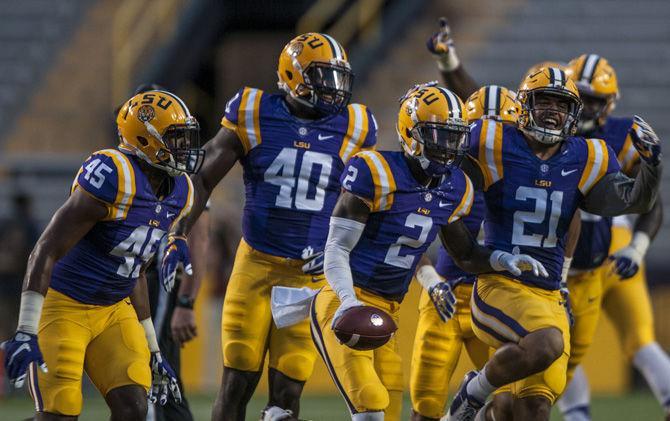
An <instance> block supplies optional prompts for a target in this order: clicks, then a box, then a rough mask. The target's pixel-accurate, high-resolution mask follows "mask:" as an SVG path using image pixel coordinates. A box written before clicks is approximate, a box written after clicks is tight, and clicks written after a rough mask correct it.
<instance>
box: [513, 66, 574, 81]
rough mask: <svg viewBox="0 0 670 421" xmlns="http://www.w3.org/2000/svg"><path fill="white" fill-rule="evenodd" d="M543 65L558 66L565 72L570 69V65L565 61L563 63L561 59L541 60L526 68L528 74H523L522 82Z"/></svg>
mask: <svg viewBox="0 0 670 421" xmlns="http://www.w3.org/2000/svg"><path fill="white" fill-rule="evenodd" d="M543 67H556V68H558V69H561V70H563V71H564V72H567V70H568V65H567V64H565V63H561V62H560V61H541V62H539V63H535V64H533V65H532V66H530V67H529V68H528V70H526V74H524V75H523V79H521V83H523V81H524V80H526V78H527V77H528V76H530V75H532V74H533V73H537V72H538V70H540V69H541V68H543Z"/></svg>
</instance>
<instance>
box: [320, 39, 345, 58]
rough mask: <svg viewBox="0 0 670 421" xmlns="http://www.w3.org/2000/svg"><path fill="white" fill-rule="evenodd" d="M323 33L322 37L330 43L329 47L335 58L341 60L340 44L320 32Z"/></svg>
mask: <svg viewBox="0 0 670 421" xmlns="http://www.w3.org/2000/svg"><path fill="white" fill-rule="evenodd" d="M321 35H323V37H324V38H326V41H328V44H330V49H331V50H332V51H333V55H334V56H335V58H336V59H338V60H343V59H344V57H343V54H342V49H341V48H340V44H339V43H338V42H337V41H335V40H334V39H333V37H331V36H330V35H327V34H321Z"/></svg>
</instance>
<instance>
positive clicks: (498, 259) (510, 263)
mask: <svg viewBox="0 0 670 421" xmlns="http://www.w3.org/2000/svg"><path fill="white" fill-rule="evenodd" d="M489 263H490V264H491V267H492V268H493V270H495V271H498V272H504V271H507V272H509V273H511V274H512V275H516V276H519V275H521V272H525V271H530V270H532V271H533V275H535V276H540V275H542V276H543V277H545V278H546V277H548V276H549V274H548V273H547V270H546V269H545V268H544V266H542V263H540V262H538V261H537V260H535V259H533V258H532V257H530V256H529V255H527V254H517V253H514V254H512V253H508V252H506V251H502V250H494V251H493V253H491V257H490V258H489Z"/></svg>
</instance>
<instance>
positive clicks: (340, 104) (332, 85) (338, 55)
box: [277, 32, 354, 115]
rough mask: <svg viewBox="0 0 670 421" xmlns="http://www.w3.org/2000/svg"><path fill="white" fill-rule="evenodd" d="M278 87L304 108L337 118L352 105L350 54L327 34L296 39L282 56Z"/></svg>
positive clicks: (280, 58) (315, 34)
mask: <svg viewBox="0 0 670 421" xmlns="http://www.w3.org/2000/svg"><path fill="white" fill-rule="evenodd" d="M277 76H278V78H279V82H278V86H279V88H280V89H281V90H283V91H284V92H286V93H287V94H289V95H290V96H291V97H292V98H294V99H295V100H296V101H298V102H300V103H301V104H303V105H305V106H307V107H309V108H314V109H316V110H318V111H319V112H321V113H323V114H327V115H328V114H338V113H340V112H341V111H342V110H344V108H346V106H347V105H348V104H349V100H350V99H351V91H352V87H353V83H354V74H353V73H352V71H351V66H350V65H349V61H348V59H347V53H346V52H345V51H344V48H342V45H340V43H339V42H337V41H336V40H335V39H334V38H333V37H331V36H330V35H327V34H320V33H316V32H309V33H306V34H303V35H300V36H297V37H295V38H293V39H292V40H291V41H290V42H289V43H288V44H286V46H285V47H284V49H283V50H282V52H281V54H280V55H279V66H278V68H277Z"/></svg>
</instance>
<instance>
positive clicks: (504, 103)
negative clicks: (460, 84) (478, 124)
mask: <svg viewBox="0 0 670 421" xmlns="http://www.w3.org/2000/svg"><path fill="white" fill-rule="evenodd" d="M465 105H466V107H467V112H468V121H469V122H472V121H474V120H478V119H480V118H491V119H494V120H498V121H502V122H507V123H516V119H517V118H518V117H519V105H518V104H517V102H516V92H514V91H510V90H509V89H507V88H505V87H504V86H498V85H488V86H482V87H481V88H479V90H477V91H476V92H475V93H474V94H472V95H470V98H468V100H467V101H466V102H465Z"/></svg>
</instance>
